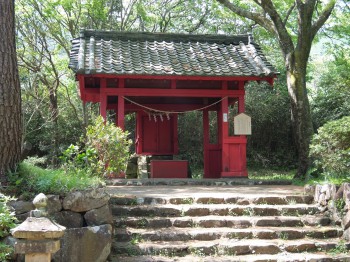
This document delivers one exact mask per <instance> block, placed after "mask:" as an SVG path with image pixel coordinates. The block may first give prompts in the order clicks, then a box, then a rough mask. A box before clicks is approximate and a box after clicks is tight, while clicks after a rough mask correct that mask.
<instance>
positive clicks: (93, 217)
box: [84, 205, 113, 226]
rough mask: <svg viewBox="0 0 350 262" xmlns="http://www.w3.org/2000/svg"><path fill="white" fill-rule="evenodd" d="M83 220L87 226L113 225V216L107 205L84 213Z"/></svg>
mask: <svg viewBox="0 0 350 262" xmlns="http://www.w3.org/2000/svg"><path fill="white" fill-rule="evenodd" d="M84 218H85V221H86V224H87V225H88V226H99V225H103V224H112V223H113V216H112V212H111V209H110V208H109V205H105V206H103V207H100V208H95V209H92V210H90V211H88V212H86V213H85V215H84Z"/></svg>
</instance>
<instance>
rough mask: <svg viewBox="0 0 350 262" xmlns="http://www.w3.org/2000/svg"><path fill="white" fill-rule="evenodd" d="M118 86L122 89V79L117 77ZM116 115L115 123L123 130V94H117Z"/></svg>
mask: <svg viewBox="0 0 350 262" xmlns="http://www.w3.org/2000/svg"><path fill="white" fill-rule="evenodd" d="M118 88H120V89H124V79H119V82H118ZM117 113H118V117H117V125H118V126H119V127H120V128H121V129H123V130H124V118H125V101H124V96H123V95H119V96H118V110H117Z"/></svg>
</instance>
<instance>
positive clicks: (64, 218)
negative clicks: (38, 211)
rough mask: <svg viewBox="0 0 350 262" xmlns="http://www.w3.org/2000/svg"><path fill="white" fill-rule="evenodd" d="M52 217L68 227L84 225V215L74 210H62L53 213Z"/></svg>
mask: <svg viewBox="0 0 350 262" xmlns="http://www.w3.org/2000/svg"><path fill="white" fill-rule="evenodd" d="M52 218H53V219H54V220H55V221H56V222H57V223H58V224H60V225H62V226H65V227H66V228H76V227H82V226H83V224H84V219H83V216H82V215H81V214H79V213H76V212H73V211H68V210H67V211H62V212H58V213H55V214H53V215H52Z"/></svg>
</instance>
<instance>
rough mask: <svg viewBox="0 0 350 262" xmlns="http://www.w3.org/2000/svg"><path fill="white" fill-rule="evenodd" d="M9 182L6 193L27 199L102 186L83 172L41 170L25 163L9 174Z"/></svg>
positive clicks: (97, 180)
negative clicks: (40, 194) (41, 194)
mask: <svg viewBox="0 0 350 262" xmlns="http://www.w3.org/2000/svg"><path fill="white" fill-rule="evenodd" d="M9 181H10V186H9V187H8V189H7V192H8V193H10V194H12V195H17V196H19V195H22V196H24V197H25V198H28V199H30V198H32V197H34V196H35V195H37V194H39V193H44V194H59V195H64V194H66V193H68V192H70V191H72V190H84V189H86V188H97V187H99V186H101V185H103V184H104V181H103V180H102V179H101V178H99V177H94V176H90V175H88V174H86V173H85V172H79V173H75V172H66V171H65V170H62V169H43V168H40V167H37V166H33V165H31V164H30V163H27V162H26V161H23V162H22V163H21V164H19V167H18V170H17V172H15V173H12V174H9Z"/></svg>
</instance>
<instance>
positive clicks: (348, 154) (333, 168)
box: [310, 116, 350, 179]
mask: <svg viewBox="0 0 350 262" xmlns="http://www.w3.org/2000/svg"><path fill="white" fill-rule="evenodd" d="M310 156H311V157H312V158H313V159H314V164H315V165H316V166H317V167H319V168H321V169H322V171H323V175H325V176H326V178H327V177H330V178H331V177H333V178H334V177H338V178H339V177H343V178H346V179H348V178H349V177H350V172H349V170H350V116H346V117H343V118H341V119H339V120H335V121H330V122H327V123H326V124H324V125H323V126H322V127H321V128H319V129H318V134H316V135H314V137H313V139H312V143H311V145H310Z"/></svg>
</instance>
